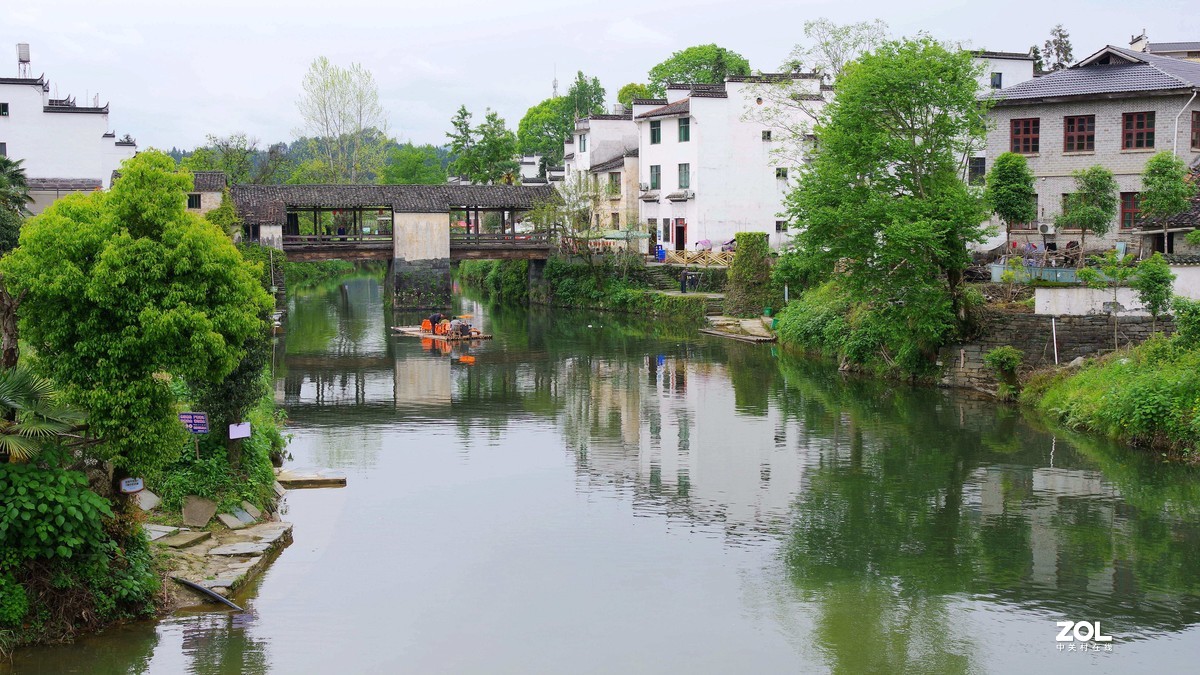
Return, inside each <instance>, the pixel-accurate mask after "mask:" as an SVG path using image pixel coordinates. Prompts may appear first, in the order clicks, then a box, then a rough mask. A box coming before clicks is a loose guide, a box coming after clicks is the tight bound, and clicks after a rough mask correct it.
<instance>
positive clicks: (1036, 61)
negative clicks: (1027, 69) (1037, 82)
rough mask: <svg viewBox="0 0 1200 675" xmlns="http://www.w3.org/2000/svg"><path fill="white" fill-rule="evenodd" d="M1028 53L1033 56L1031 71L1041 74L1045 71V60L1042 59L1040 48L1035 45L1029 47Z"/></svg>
mask: <svg viewBox="0 0 1200 675" xmlns="http://www.w3.org/2000/svg"><path fill="white" fill-rule="evenodd" d="M1029 55H1030V56H1032V57H1033V73H1034V75H1041V74H1042V73H1044V72H1046V62H1045V61H1044V60H1042V50H1041V48H1040V47H1038V46H1037V45H1034V46H1032V47H1030V48H1029Z"/></svg>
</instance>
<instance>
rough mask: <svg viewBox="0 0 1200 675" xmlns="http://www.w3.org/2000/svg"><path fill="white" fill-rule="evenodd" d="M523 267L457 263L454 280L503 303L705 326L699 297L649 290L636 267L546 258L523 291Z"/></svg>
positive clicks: (641, 268) (609, 261)
mask: <svg viewBox="0 0 1200 675" xmlns="http://www.w3.org/2000/svg"><path fill="white" fill-rule="evenodd" d="M527 265H528V263H527V262H525V261H491V260H481V261H466V262H463V263H460V264H459V268H458V276H459V279H460V280H461V281H462V282H463V283H466V284H468V285H471V286H474V287H477V288H480V289H482V290H483V291H485V292H486V293H488V294H489V295H490V296H492V297H494V298H497V299H500V300H502V301H504V302H518V303H522V302H526V301H528V302H530V303H532V304H539V305H548V306H551V307H571V308H576V309H596V310H602V311H609V312H621V313H626V314H636V315H639V316H644V317H655V318H660V319H669V320H671V321H674V322H676V323H680V324H686V325H688V326H699V325H702V324H703V323H704V322H705V310H706V300H705V298H704V297H702V296H679V295H666V294H664V293H661V292H659V291H657V290H655V289H653V288H651V287H650V285H649V283H648V281H647V280H646V274H645V267H644V266H643V265H640V264H636V265H626V266H622V265H620V264H618V262H617V261H616V260H615V259H613V258H611V257H606V258H603V259H601V260H599V261H596V262H595V263H594V264H591V265H589V264H587V263H586V262H580V261H572V260H567V259H564V258H551V259H550V260H548V261H547V262H546V268H545V271H544V273H543V277H542V279H543V283H542V284H540V285H539V286H538V287H536V288H530V287H529V275H528V267H527Z"/></svg>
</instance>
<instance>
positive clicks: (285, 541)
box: [154, 522, 292, 606]
mask: <svg viewBox="0 0 1200 675" xmlns="http://www.w3.org/2000/svg"><path fill="white" fill-rule="evenodd" d="M154 543H155V544H158V545H160V546H164V547H170V548H174V549H175V551H173V552H172V554H171V555H172V560H171V563H172V565H171V572H170V576H174V577H180V578H182V579H187V580H188V581H192V582H195V583H197V584H200V585H201V586H204V587H206V588H211V589H213V590H214V591H216V592H217V593H220V594H221V595H224V596H229V595H231V594H232V593H233V592H234V591H236V590H237V589H239V588H241V587H242V586H244V585H245V584H246V583H247V582H248V581H250V580H251V579H253V578H254V577H255V576H257V575H258V574H260V573H261V572H262V571H263V570H265V569H266V567H267V564H268V563H269V562H270V558H271V554H273V553H275V552H276V551H279V550H280V549H282V548H284V547H286V546H287V545H289V544H291V543H292V524H291V523H285V522H265V523H259V524H257V525H252V526H249V527H244V528H242V529H238V530H220V531H217V532H210V531H206V530H201V531H192V530H182V531H180V532H179V533H178V534H175V535H172V536H170V537H167V538H164V539H159V540H155V542H154ZM176 597H177V598H178V599H179V601H180V602H179V604H180V606H186V605H192V604H202V603H203V602H204V600H203V598H201V597H200V596H199V595H196V594H195V593H194V592H192V591H187V590H184V591H183V592H182V593H179V594H176Z"/></svg>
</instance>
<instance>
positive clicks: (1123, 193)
mask: <svg viewBox="0 0 1200 675" xmlns="http://www.w3.org/2000/svg"><path fill="white" fill-rule="evenodd" d="M1198 94H1200V63H1195V62H1192V61H1185V60H1181V59H1175V58H1171V57H1169V56H1162V55H1158V54H1154V53H1150V52H1138V51H1134V50H1130V49H1124V48H1121V47H1113V46H1108V47H1105V48H1104V49H1101V50H1100V51H1098V52H1096V53H1095V54H1093V55H1091V56H1089V57H1087V58H1085V59H1083V60H1081V61H1080V62H1079V63H1076V64H1075V65H1073V66H1071V67H1070V68H1066V69H1064V70H1059V71H1056V72H1053V73H1048V74H1046V75H1043V76H1041V77H1037V78H1034V79H1033V80H1030V81H1027V82H1023V83H1021V84H1018V85H1016V86H1013V87H1008V88H1005V89H1002V90H999V91H997V92H995V93H994V94H992V95H993V96H994V97H995V105H994V107H993V108H992V109H991V112H990V113H989V115H988V117H989V122H990V130H989V132H988V139H987V158H988V164H989V165H990V164H991V162H992V161H994V160H995V158H996V157H997V156H999V155H1000V154H1001V153H1004V152H1008V151H1012V152H1017V153H1020V154H1022V155H1024V156H1025V157H1026V159H1027V160H1028V162H1029V168H1030V170H1032V171H1033V174H1034V176H1036V177H1037V181H1036V189H1037V214H1038V215H1037V219H1036V220H1035V221H1034V222H1031V223H1026V224H1024V225H1017V226H1014V229H1013V240H1014V241H1016V242H1017V243H1018V244H1024V243H1026V242H1029V243H1034V244H1036V245H1037V246H1038V247H1039V248H1042V247H1043V245H1044V244H1046V243H1053V244H1054V245H1055V246H1056V247H1057V248H1058V249H1063V248H1065V247H1066V246H1067V245H1068V244H1069V243H1070V242H1072V241H1074V242H1077V243H1078V242H1079V241H1080V239H1081V236H1080V235H1081V232H1079V231H1078V230H1058V229H1057V228H1056V227H1055V217H1056V216H1058V215H1059V214H1060V213H1061V212H1062V204H1063V199H1064V196H1065V195H1067V194H1068V193H1071V192H1074V191H1075V181H1074V178H1072V176H1071V174H1072V172H1073V171H1076V170H1079V169H1086V168H1088V167H1090V166H1094V165H1100V166H1104V167H1106V168H1108V169H1109V170H1111V171H1112V172H1113V174H1114V176H1115V178H1116V181H1117V184H1118V186H1119V190H1120V206H1119V211H1118V213H1117V215H1116V217H1115V218H1114V221H1113V223H1112V225H1111V228H1110V230H1109V233H1108V234H1107V235H1106V236H1104V237H1096V236H1094V235H1091V234H1089V235H1088V237H1087V240H1086V245H1087V247H1088V249H1089V250H1097V249H1104V248H1110V247H1112V246H1113V245H1114V244H1116V243H1118V242H1124V243H1125V244H1126V246H1127V247H1128V250H1129V251H1130V252H1133V253H1141V254H1143V255H1145V254H1148V253H1150V252H1152V251H1154V250H1163V249H1164V246H1165V247H1166V250H1167V251H1178V252H1183V251H1185V250H1186V249H1187V246H1186V245H1185V244H1184V243H1183V236H1182V233H1183V232H1186V231H1189V230H1191V229H1193V228H1194V227H1195V223H1191V224H1179V225H1174V224H1173V225H1172V228H1171V229H1172V230H1173V231H1172V232H1171V233H1170V234H1169V236H1168V240H1167V241H1166V242H1163V237H1162V233H1161V228H1159V227H1157V226H1152V225H1151V226H1146V227H1145V228H1143V225H1142V223H1141V221H1140V216H1139V213H1140V211H1139V208H1138V195H1139V192H1140V190H1141V188H1142V178H1141V173H1142V170H1143V169H1144V167H1145V165H1146V160H1148V159H1149V158H1150V157H1151V156H1153V155H1154V153H1156V152H1159V151H1162V150H1167V151H1172V152H1174V153H1175V154H1176V155H1178V156H1179V157H1181V158H1182V159H1183V161H1184V162H1185V163H1186V164H1187V165H1188V166H1190V167H1193V168H1196V167H1198V166H1200V95H1198ZM997 224H999V223H998V222H997ZM1001 232H1003V228H1001Z"/></svg>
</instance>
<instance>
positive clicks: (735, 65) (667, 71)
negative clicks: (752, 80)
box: [649, 44, 750, 96]
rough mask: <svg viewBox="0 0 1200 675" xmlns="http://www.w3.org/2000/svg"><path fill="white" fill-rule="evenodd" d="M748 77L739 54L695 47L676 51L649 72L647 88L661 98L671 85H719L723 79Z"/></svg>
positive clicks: (744, 61)
mask: <svg viewBox="0 0 1200 675" xmlns="http://www.w3.org/2000/svg"><path fill="white" fill-rule="evenodd" d="M749 74H750V62H749V61H747V60H746V57H744V56H742V55H741V54H738V53H737V52H734V51H730V50H728V49H725V48H724V47H718V46H717V45H715V44H707V45H697V46H695V47H688V48H687V49H684V50H681V51H677V52H675V53H674V54H671V56H670V58H668V59H667V60H665V61H663V62H662V63H660V64H658V65H656V66H654V67H653V68H651V69H650V75H649V80H650V83H649V88H650V91H651V92H652V93H653V94H654V95H655V96H663V95H664V94H666V91H667V85H668V84H671V83H672V82H676V83H687V84H720V83H722V82H724V81H725V76H726V75H749Z"/></svg>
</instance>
